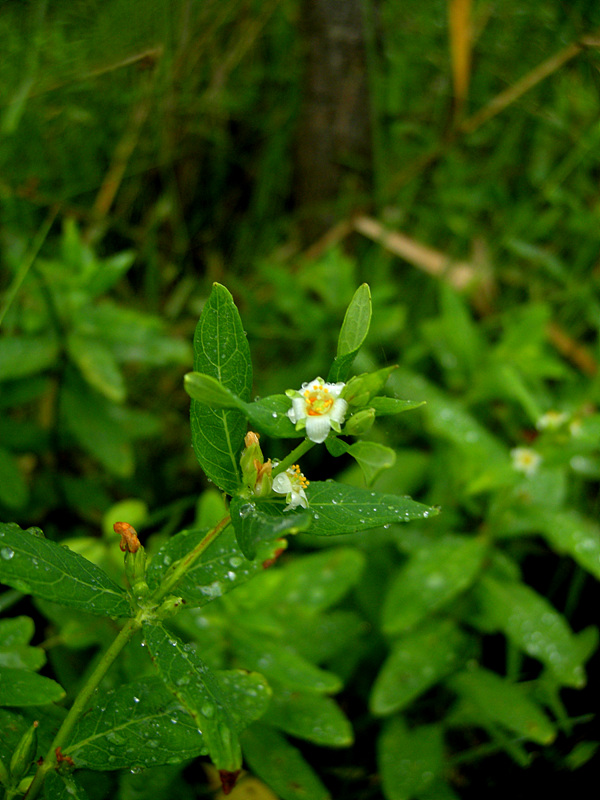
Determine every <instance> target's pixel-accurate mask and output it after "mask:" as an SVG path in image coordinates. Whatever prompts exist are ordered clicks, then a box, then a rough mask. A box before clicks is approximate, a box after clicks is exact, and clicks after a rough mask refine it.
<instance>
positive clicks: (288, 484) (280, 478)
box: [273, 464, 309, 511]
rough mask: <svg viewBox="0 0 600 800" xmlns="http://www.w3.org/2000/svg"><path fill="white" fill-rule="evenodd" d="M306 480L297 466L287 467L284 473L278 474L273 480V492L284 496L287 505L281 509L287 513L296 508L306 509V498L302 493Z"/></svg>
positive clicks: (306, 483)
mask: <svg viewBox="0 0 600 800" xmlns="http://www.w3.org/2000/svg"><path fill="white" fill-rule="evenodd" d="M308 483H309V482H308V480H307V479H306V478H305V477H304V475H303V474H302V473H301V472H300V467H299V466H298V464H294V466H293V467H289V469H286V471H285V472H280V473H279V475H276V476H275V477H274V478H273V491H274V492H277V494H284V495H285V499H286V501H287V503H288V505H287V506H286V507H285V508H284V509H283V510H284V511H289V510H290V509H292V508H296V506H302V508H308V498H307V496H306V492H305V491H304V490H305V489H306V487H307V486H308Z"/></svg>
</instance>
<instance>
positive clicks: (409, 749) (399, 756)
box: [377, 717, 444, 800]
mask: <svg viewBox="0 0 600 800" xmlns="http://www.w3.org/2000/svg"><path fill="white" fill-rule="evenodd" d="M377 762H378V764H379V769H380V772H381V780H382V783H383V791H384V794H385V796H386V798H387V800H412V798H415V797H419V796H421V794H422V793H424V792H425V791H426V790H427V789H428V788H429V787H430V786H431V784H432V783H433V781H434V780H435V778H436V777H437V776H438V775H440V774H441V773H442V770H443V768H444V743H443V730H442V727H441V725H439V724H434V725H422V726H420V727H418V728H413V729H412V730H409V728H408V727H407V726H406V723H405V722H404V720H403V719H402V718H401V717H396V718H395V719H393V720H391V721H390V722H389V723H388V724H387V725H386V726H385V727H384V729H383V731H382V733H381V734H380V736H379V740H378V742H377Z"/></svg>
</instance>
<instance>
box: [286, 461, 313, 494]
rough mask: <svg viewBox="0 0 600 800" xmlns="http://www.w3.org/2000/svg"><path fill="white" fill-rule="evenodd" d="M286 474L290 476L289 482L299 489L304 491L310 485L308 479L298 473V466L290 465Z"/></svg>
mask: <svg viewBox="0 0 600 800" xmlns="http://www.w3.org/2000/svg"><path fill="white" fill-rule="evenodd" d="M290 473H291V474H290ZM288 474H289V475H290V480H291V482H292V483H294V484H296V486H297V487H299V488H300V489H306V487H307V486H309V485H310V481H309V480H308V478H305V477H304V475H303V474H302V473H301V472H300V467H299V465H298V464H292V466H291V467H290V468H289V469H288Z"/></svg>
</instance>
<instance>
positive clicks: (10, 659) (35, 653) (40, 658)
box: [0, 644, 46, 672]
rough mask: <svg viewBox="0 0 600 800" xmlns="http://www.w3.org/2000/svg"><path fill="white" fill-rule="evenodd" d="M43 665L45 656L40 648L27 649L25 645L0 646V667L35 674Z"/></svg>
mask: <svg viewBox="0 0 600 800" xmlns="http://www.w3.org/2000/svg"><path fill="white" fill-rule="evenodd" d="M45 663H46V654H45V653H44V651H43V650H42V648H41V647H29V646H28V645H26V644H17V645H11V646H10V647H6V645H0V667H12V668H13V669H26V670H29V671H30V672H37V671H38V670H39V669H41V668H42V667H43V666H44V664H45Z"/></svg>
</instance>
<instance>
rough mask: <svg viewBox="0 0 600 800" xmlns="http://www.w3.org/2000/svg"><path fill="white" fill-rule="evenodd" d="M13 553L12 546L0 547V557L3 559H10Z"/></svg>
mask: <svg viewBox="0 0 600 800" xmlns="http://www.w3.org/2000/svg"><path fill="white" fill-rule="evenodd" d="M14 555H15V551H14V550H13V549H12V547H3V548H2V549H0V558H2V559H4V561H10V560H11V558H13V557H14Z"/></svg>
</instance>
